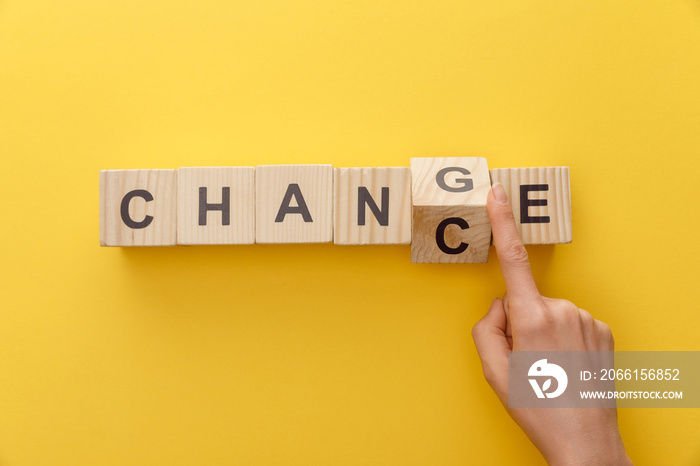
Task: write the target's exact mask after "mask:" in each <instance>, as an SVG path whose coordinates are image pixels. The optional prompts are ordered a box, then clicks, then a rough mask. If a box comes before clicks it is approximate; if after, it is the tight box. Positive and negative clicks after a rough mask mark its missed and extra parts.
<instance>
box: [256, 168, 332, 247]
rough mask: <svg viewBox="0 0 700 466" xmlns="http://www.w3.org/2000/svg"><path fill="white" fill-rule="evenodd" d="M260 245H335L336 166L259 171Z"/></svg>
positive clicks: (257, 227) (260, 169)
mask: <svg viewBox="0 0 700 466" xmlns="http://www.w3.org/2000/svg"><path fill="white" fill-rule="evenodd" d="M255 205H256V228H255V230H256V231H255V237H256V242H257V243H329V242H331V241H333V166H332V165H262V166H258V167H256V169H255Z"/></svg>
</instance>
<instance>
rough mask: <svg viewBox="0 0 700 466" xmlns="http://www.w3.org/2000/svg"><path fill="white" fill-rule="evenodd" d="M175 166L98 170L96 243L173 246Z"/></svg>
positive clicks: (107, 244) (175, 187)
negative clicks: (170, 168) (97, 227)
mask: <svg viewBox="0 0 700 466" xmlns="http://www.w3.org/2000/svg"><path fill="white" fill-rule="evenodd" d="M176 189H177V170H102V171H101V172H100V245H101V246H173V245H175V242H176V236H177V222H176V219H177V207H176V206H177V193H176Z"/></svg>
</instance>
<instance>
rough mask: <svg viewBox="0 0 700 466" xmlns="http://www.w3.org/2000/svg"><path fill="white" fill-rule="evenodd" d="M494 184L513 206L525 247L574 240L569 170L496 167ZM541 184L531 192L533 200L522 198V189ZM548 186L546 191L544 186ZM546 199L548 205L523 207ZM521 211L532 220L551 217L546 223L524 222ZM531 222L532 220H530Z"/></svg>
mask: <svg viewBox="0 0 700 466" xmlns="http://www.w3.org/2000/svg"><path fill="white" fill-rule="evenodd" d="M491 178H492V180H493V182H494V183H495V182H499V183H501V184H502V185H503V187H504V188H505V191H506V194H507V196H508V201H509V202H510V203H511V205H512V207H513V215H514V216H515V223H516V225H517V227H518V231H519V232H520V236H521V237H522V239H523V243H524V244H557V243H570V242H571V241H572V237H573V234H572V223H571V187H570V180H569V167H534V168H494V169H492V170H491ZM528 185H529V186H535V185H539V186H540V188H538V189H539V190H531V191H529V192H528V197H527V199H529V200H530V201H527V200H524V199H522V198H521V186H528ZM542 185H544V186H546V190H544V189H543V186H542ZM536 200H543V201H540V202H546V205H529V206H528V205H523V202H524V203H525V204H529V203H531V202H532V201H535V203H536ZM521 212H527V215H528V216H529V217H539V218H540V220H539V221H544V220H545V219H544V218H543V217H549V219H548V222H546V223H524V222H523V220H524V219H523V218H521V217H522V215H521ZM531 221H532V220H531Z"/></svg>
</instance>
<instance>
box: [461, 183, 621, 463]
mask: <svg viewBox="0 0 700 466" xmlns="http://www.w3.org/2000/svg"><path fill="white" fill-rule="evenodd" d="M487 206H488V207H487V208H488V214H489V219H490V221H491V228H492V230H493V240H494V244H495V246H496V252H497V254H498V260H499V262H500V264H501V271H502V273H503V279H504V280H505V284H506V290H507V293H506V294H505V295H504V296H503V299H498V298H496V299H494V300H493V302H492V303H491V307H490V309H489V311H488V313H487V314H486V315H485V316H484V317H483V318H482V319H481V320H480V321H478V322H477V323H476V325H474V328H473V329H472V336H473V338H474V343H475V344H476V349H477V352H478V353H479V358H480V359H481V365H482V368H483V371H484V376H485V378H486V381H487V382H488V383H489V385H490V386H491V388H492V389H493V390H494V392H496V395H497V396H498V398H499V399H500V400H501V403H503V405H504V406H505V407H506V410H507V411H508V414H510V416H511V417H512V418H513V419H514V420H515V422H516V423H517V424H518V425H519V426H520V427H521V428H522V429H523V431H524V432H525V434H526V435H527V436H528V438H529V439H530V440H531V441H532V443H533V444H534V445H535V446H536V447H537V449H538V450H539V451H540V453H542V455H543V456H544V458H545V460H546V461H547V462H548V463H549V464H550V465H597V466H601V465H622V464H632V462H631V461H630V459H629V457H628V456H627V453H626V452H625V447H624V445H623V443H622V438H621V437H620V431H619V429H618V426H617V410H616V409H614V408H529V409H528V408H519V409H513V408H508V352H509V351H612V350H613V346H614V344H613V336H612V332H611V331H610V327H608V326H607V325H606V324H604V323H603V322H601V321H599V320H595V319H593V317H592V316H591V314H590V313H589V312H587V311H584V310H583V309H579V308H577V307H576V306H575V305H574V304H573V303H571V302H569V301H566V300H562V299H551V298H546V297H544V296H541V295H540V293H539V291H538V290H537V285H535V281H534V279H533V277H532V272H531V270H530V263H529V261H528V255H527V251H526V250H525V247H524V246H523V243H522V241H521V239H520V235H519V234H518V230H517V228H516V226H515V220H514V217H513V213H512V210H511V206H510V204H508V200H507V198H506V193H505V190H504V189H503V186H501V185H500V183H495V184H494V185H493V187H492V189H491V191H490V192H489V195H488V200H487Z"/></svg>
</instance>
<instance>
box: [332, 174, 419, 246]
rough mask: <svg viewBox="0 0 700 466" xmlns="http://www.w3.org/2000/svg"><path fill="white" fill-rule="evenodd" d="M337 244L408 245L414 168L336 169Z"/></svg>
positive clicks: (334, 234)
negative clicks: (412, 172) (412, 169)
mask: <svg viewBox="0 0 700 466" xmlns="http://www.w3.org/2000/svg"><path fill="white" fill-rule="evenodd" d="M333 189H334V192H335V196H334V202H335V208H334V210H333V215H334V218H335V221H334V229H333V241H334V242H335V244H409V243H410V242H411V170H410V169H409V168H407V167H397V168H374V167H372V168H336V169H335V177H334V183H333Z"/></svg>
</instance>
